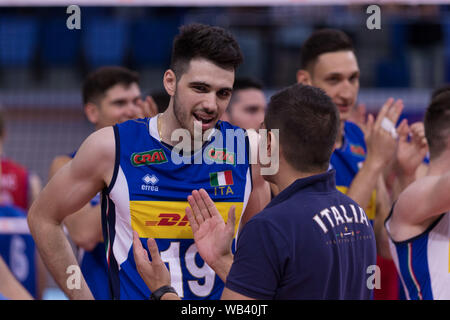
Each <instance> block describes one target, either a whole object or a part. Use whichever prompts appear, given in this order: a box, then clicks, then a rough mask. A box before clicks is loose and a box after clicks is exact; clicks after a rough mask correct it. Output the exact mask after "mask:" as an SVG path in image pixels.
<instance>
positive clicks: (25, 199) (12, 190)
mask: <svg viewBox="0 0 450 320" xmlns="http://www.w3.org/2000/svg"><path fill="white" fill-rule="evenodd" d="M5 139H6V128H5V120H4V115H3V112H0V157H1V168H0V170H1V174H2V179H1V181H0V204H3V205H15V206H17V207H20V208H22V209H23V210H25V211H28V209H29V208H30V206H31V204H32V203H33V201H34V199H36V197H37V196H38V194H39V192H40V191H41V189H42V183H41V179H40V178H39V177H38V176H37V175H36V174H34V173H30V172H28V170H27V169H26V168H24V167H23V166H21V165H20V164H18V163H16V162H14V161H12V160H10V159H8V158H6V157H5V156H4V153H3V144H4V142H5Z"/></svg>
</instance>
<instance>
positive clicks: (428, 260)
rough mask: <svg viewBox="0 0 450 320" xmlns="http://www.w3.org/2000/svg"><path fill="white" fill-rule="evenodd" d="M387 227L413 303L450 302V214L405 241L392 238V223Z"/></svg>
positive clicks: (391, 244) (387, 222)
mask: <svg viewBox="0 0 450 320" xmlns="http://www.w3.org/2000/svg"><path fill="white" fill-rule="evenodd" d="M391 217H392V210H391V213H390V214H389V217H388V218H387V219H386V222H385V226H386V230H387V231H388V234H389V246H390V249H391V255H392V260H393V261H394V263H395V266H396V267H397V271H398V274H399V275H400V279H401V282H402V285H403V288H404V290H405V294H406V298H407V299H410V300H449V299H450V250H449V248H450V240H449V239H450V213H449V212H447V213H444V214H442V215H441V216H440V217H439V218H437V219H436V220H435V221H434V222H433V223H432V224H431V225H430V226H429V227H428V228H427V230H425V231H424V232H423V233H421V234H420V235H417V236H415V237H412V238H411V239H408V240H405V241H400V242H398V241H394V240H393V239H392V238H391V237H390V219H391Z"/></svg>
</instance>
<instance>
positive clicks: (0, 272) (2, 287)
mask: <svg viewBox="0 0 450 320" xmlns="http://www.w3.org/2000/svg"><path fill="white" fill-rule="evenodd" d="M0 293H1V294H2V295H3V296H5V297H6V298H8V299H13V300H32V299H33V297H32V296H31V295H30V294H29V293H28V291H27V290H26V289H25V288H24V287H23V286H22V284H21V283H20V282H19V281H17V279H16V278H15V277H14V275H13V274H12V272H11V271H10V270H9V268H8V266H7V265H6V263H5V261H3V258H2V257H1V256H0Z"/></svg>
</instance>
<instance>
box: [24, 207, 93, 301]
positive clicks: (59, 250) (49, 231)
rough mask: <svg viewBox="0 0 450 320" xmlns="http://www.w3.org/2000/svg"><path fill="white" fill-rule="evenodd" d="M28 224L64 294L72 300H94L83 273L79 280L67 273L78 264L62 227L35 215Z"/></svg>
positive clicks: (46, 263) (30, 216) (72, 274)
mask: <svg viewBox="0 0 450 320" xmlns="http://www.w3.org/2000/svg"><path fill="white" fill-rule="evenodd" d="M28 223H29V226H30V231H31V233H32V235H33V238H34V240H35V242H36V245H37V247H38V250H39V253H40V255H41V258H42V260H43V261H44V263H45V265H46V266H47V268H48V270H49V271H50V273H51V274H52V276H53V278H54V279H55V280H56V282H57V284H58V285H59V287H60V288H61V289H62V290H63V291H64V293H66V295H67V296H68V297H69V298H70V299H93V296H92V294H91V292H90V290H89V288H88V286H87V284H86V282H85V280H84V277H83V276H82V274H81V272H79V278H77V273H73V271H72V272H70V271H69V273H67V270H68V268H69V266H78V263H77V261H76V259H75V255H74V254H73V251H72V248H71V246H70V244H69V241H68V240H67V238H66V236H65V235H64V232H63V230H62V227H61V225H60V224H57V223H54V222H50V221H48V220H43V219H36V218H35V217H34V215H29V217H28ZM69 270H70V269H69ZM77 270H79V269H77ZM69 277H70V278H69Z"/></svg>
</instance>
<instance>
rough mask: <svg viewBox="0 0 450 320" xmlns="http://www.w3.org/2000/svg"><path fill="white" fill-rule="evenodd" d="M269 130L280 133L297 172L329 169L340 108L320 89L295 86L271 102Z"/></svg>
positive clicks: (282, 144) (268, 111)
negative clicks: (276, 130)
mask: <svg viewBox="0 0 450 320" xmlns="http://www.w3.org/2000/svg"><path fill="white" fill-rule="evenodd" d="M265 124H266V128H267V129H269V130H272V129H279V130H280V131H279V133H280V137H279V138H280V145H281V148H282V149H283V155H284V157H285V159H286V161H287V162H288V163H289V164H290V165H291V166H292V167H293V168H294V169H296V170H299V171H302V172H318V171H325V170H327V169H328V166H329V162H330V158H331V154H332V152H333V149H334V144H335V141H336V137H337V134H338V129H339V112H338V110H337V107H336V105H335V104H334V103H333V101H332V100H331V98H330V97H329V96H327V95H326V94H325V92H324V91H323V90H321V89H319V88H315V87H311V86H307V85H302V84H295V85H292V86H290V87H288V88H286V89H283V90H281V91H280V92H278V93H276V94H275V95H274V96H272V98H271V99H270V102H269V105H268V108H267V112H266V118H265Z"/></svg>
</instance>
